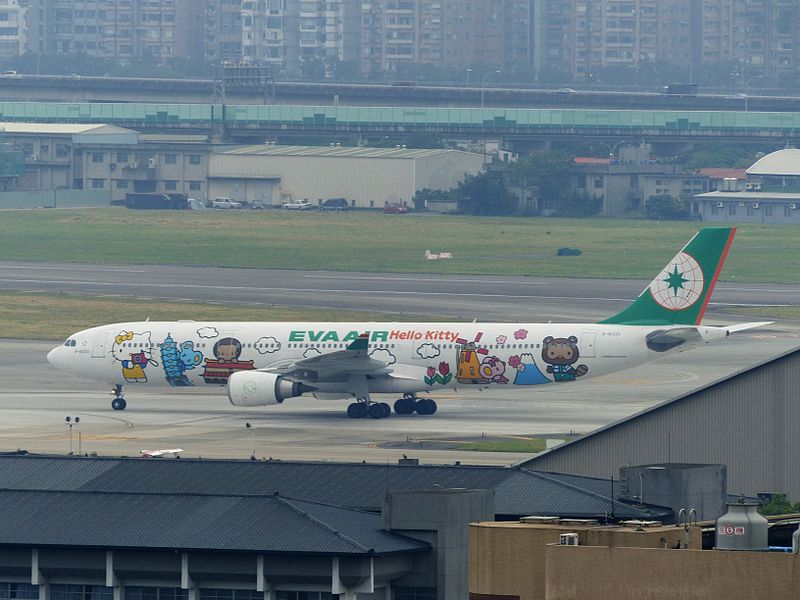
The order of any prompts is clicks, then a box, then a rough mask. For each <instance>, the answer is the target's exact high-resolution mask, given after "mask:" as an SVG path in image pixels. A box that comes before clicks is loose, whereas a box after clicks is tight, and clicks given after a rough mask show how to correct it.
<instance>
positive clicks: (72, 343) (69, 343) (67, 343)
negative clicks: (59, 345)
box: [64, 339, 78, 348]
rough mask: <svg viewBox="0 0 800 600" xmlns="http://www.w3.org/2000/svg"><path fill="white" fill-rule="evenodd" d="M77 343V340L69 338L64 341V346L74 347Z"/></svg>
mask: <svg viewBox="0 0 800 600" xmlns="http://www.w3.org/2000/svg"><path fill="white" fill-rule="evenodd" d="M77 345H78V341H77V340H72V339H70V340H67V341H66V342H64V346H66V347H67V348H74V347H75V346H77Z"/></svg>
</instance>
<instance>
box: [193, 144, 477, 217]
mask: <svg viewBox="0 0 800 600" xmlns="http://www.w3.org/2000/svg"><path fill="white" fill-rule="evenodd" d="M484 161H485V157H484V156H483V155H481V154H473V153H469V152H461V151H458V150H441V149H431V150H427V149H421V150H420V149H407V148H352V147H344V146H338V145H333V146H275V145H261V146H246V147H240V148H231V149H227V150H219V151H216V152H215V153H214V154H213V155H212V156H211V157H210V164H209V167H208V195H209V197H210V198H213V197H216V196H224V197H228V198H233V199H234V200H238V201H241V202H247V203H254V204H263V205H266V206H270V205H280V204H282V203H283V202H285V201H287V200H303V199H306V200H308V201H309V202H311V203H312V204H313V205H315V206H316V205H319V204H321V203H322V202H323V201H324V200H325V199H327V198H346V199H347V200H348V201H349V203H350V206H351V207H353V208H378V209H380V208H383V207H384V206H385V205H386V203H405V204H408V205H410V204H411V201H412V198H413V197H414V194H415V193H416V192H417V191H419V190H422V189H425V188H429V189H433V190H449V189H450V188H453V187H455V186H456V185H457V184H458V183H459V182H460V181H462V180H463V179H464V177H465V176H466V175H468V174H471V175H474V174H477V173H480V172H481V171H482V170H483V166H484Z"/></svg>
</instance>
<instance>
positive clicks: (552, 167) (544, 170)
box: [508, 150, 583, 216]
mask: <svg viewBox="0 0 800 600" xmlns="http://www.w3.org/2000/svg"><path fill="white" fill-rule="evenodd" d="M574 168H575V157H574V156H572V155H571V154H568V153H566V152H562V151H559V150H548V151H545V152H534V153H533V154H531V155H529V156H527V157H525V158H521V159H519V160H518V161H517V162H515V163H512V164H511V166H510V167H509V169H508V178H509V182H510V183H511V184H512V185H513V186H515V187H517V188H518V189H519V190H520V191H521V192H522V194H523V198H524V197H526V196H527V193H528V191H529V190H536V195H537V198H538V203H539V206H540V208H541V207H543V206H546V207H549V208H550V210H552V211H553V212H555V213H558V214H560V215H563V216H583V215H575V214H568V211H567V210H566V209H567V207H566V205H565V200H566V199H567V198H568V197H569V195H570V192H569V188H570V179H571V175H572V171H573V170H574Z"/></svg>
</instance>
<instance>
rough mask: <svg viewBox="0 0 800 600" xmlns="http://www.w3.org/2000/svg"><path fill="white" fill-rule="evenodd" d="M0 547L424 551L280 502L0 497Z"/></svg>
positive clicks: (91, 495) (373, 522) (361, 517)
mask: <svg viewBox="0 0 800 600" xmlns="http://www.w3.org/2000/svg"><path fill="white" fill-rule="evenodd" d="M0 543H2V544H6V545H23V546H69V547H75V546H81V547H98V548H148V549H180V550H200V551H202V550H209V551H210V550H219V549H225V550H227V551H234V552H237V551H242V552H265V553H271V554H276V553H292V554H298V553H301V554H325V555H330V554H334V555H359V554H391V553H396V552H414V551H420V550H426V549H427V548H428V547H429V546H428V545H427V544H425V543H423V542H419V541H416V540H411V539H409V538H406V537H403V536H399V535H395V534H392V533H389V532H386V531H383V530H381V522H380V516H379V515H375V514H372V513H366V512H361V511H356V510H351V509H344V508H339V507H334V506H325V505H322V504H316V503H312V502H305V501H300V500H294V499H289V498H282V497H280V496H210V495H188V494H120V493H105V492H54V491H8V490H5V491H0Z"/></svg>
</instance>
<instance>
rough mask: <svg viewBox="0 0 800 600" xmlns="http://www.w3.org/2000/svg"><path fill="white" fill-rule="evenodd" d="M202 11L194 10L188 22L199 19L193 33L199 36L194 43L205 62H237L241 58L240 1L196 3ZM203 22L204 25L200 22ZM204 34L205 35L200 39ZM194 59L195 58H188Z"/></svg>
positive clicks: (217, 0)
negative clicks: (202, 7)
mask: <svg viewBox="0 0 800 600" xmlns="http://www.w3.org/2000/svg"><path fill="white" fill-rule="evenodd" d="M197 4H198V5H201V6H202V5H203V4H205V7H204V8H205V10H204V11H202V10H194V11H192V14H191V15H189V16H190V18H194V19H200V21H201V22H200V23H199V24H198V25H197V26H196V27H192V28H191V29H192V30H193V31H198V32H200V34H201V35H198V36H197V40H198V42H199V43H200V45H201V46H202V45H203V43H204V42H205V44H204V45H205V48H203V53H199V54H197V55H196V56H203V54H204V55H205V59H206V61H207V62H211V63H216V62H238V61H240V60H241V58H242V2H241V0H202V1H201V0H197ZM203 18H205V23H203V22H202V19H203ZM204 30H205V35H202V33H203V31H204ZM192 56H195V55H192Z"/></svg>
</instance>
